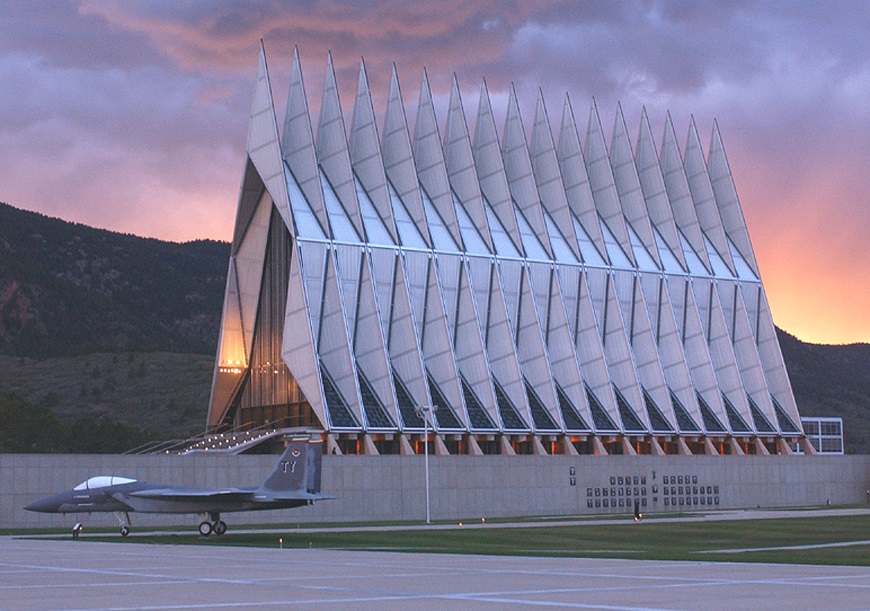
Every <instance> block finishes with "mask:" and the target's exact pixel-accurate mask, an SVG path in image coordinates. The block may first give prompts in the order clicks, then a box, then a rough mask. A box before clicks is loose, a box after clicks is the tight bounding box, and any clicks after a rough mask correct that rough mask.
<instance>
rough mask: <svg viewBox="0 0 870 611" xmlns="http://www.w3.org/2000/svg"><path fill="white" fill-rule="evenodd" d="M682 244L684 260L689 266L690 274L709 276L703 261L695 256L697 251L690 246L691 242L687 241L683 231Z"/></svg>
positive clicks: (681, 235) (681, 234)
mask: <svg viewBox="0 0 870 611" xmlns="http://www.w3.org/2000/svg"><path fill="white" fill-rule="evenodd" d="M680 244H682V246H683V258H684V259H685V260H686V265H688V266H689V273H690V274H692V275H694V276H709V275H710V272H708V271H707V268H706V267H704V264H703V263H701V259H699V258H698V255H696V254H695V251H694V250H693V249H692V246H691V245H690V244H689V240H687V239H686V236H684V235H683V232H682V231H680Z"/></svg>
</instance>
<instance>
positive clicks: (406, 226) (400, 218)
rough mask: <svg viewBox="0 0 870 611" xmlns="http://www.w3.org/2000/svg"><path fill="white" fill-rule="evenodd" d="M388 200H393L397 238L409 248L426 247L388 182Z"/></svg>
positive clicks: (397, 195)
mask: <svg viewBox="0 0 870 611" xmlns="http://www.w3.org/2000/svg"><path fill="white" fill-rule="evenodd" d="M390 200H392V202H393V216H395V217H396V228H397V229H398V230H399V239H400V240H401V241H402V246H408V247H410V248H428V247H427V246H426V242H424V241H423V237H422V236H421V235H420V232H419V231H417V226H416V225H415V224H414V221H412V220H411V215H410V214H408V210H407V208H405V204H404V203H402V200H401V199H399V194H398V193H396V190H395V189H394V188H393V185H392V184H390Z"/></svg>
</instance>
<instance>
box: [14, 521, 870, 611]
mask: <svg viewBox="0 0 870 611" xmlns="http://www.w3.org/2000/svg"><path fill="white" fill-rule="evenodd" d="M290 606H293V607H307V608H326V607H330V608H347V607H350V606H353V607H354V608H357V609H384V608H401V609H415V608H419V609H423V608H430V609H434V608H437V609H445V608H453V609H504V608H520V607H535V606H550V607H564V608H578V609H624V610H629V609H631V610H638V609H644V610H650V611H652V610H656V611H657V610H665V609H668V610H671V609H672V610H683V609H729V610H733V609H776V608H793V609H798V608H800V609H812V608H815V609H826V610H831V611H832V610H836V609H850V610H851V609H868V608H870V568H867V567H836V566H805V565H774V564H744V563H721V562H720V563H712V562H663V561H640V560H604V559H589V558H528V557H496V556H458V555H442V554H408V553H394V552H389V551H382V552H357V551H336V550H318V549H313V550H307V549H303V550H290V549H283V550H282V549H252V548H241V547H223V546H221V547H218V546H215V547H203V546H158V545H148V544H139V543H135V542H132V541H130V542H124V543H98V542H91V541H87V540H79V541H73V540H71V539H69V540H62V541H49V540H30V539H19V538H11V537H5V538H2V540H0V609H2V610H4V611H5V610H7V609H8V610H25V609H39V610H44V609H53V610H72V609H75V610H83V609H116V610H133V609H154V610H158V609H221V608H227V609H263V608H287V607H290Z"/></svg>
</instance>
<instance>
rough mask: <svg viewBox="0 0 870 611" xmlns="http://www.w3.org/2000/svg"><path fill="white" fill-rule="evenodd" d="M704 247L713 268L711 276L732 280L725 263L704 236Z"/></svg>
mask: <svg viewBox="0 0 870 611" xmlns="http://www.w3.org/2000/svg"><path fill="white" fill-rule="evenodd" d="M704 246H706V247H707V256H708V257H710V265H712V266H713V275H714V276H716V277H719V278H733V277H734V275H733V274H732V273H731V271H730V270H729V269H728V266H727V265H725V261H723V260H722V257H720V256H719V253H718V252H717V251H716V249H715V248H714V247H713V244H712V243H711V242H710V240H708V239H707V236H706V235H705V236H704Z"/></svg>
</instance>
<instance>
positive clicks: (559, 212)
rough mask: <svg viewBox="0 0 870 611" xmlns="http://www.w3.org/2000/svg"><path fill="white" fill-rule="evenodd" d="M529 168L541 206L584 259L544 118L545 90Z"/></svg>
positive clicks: (533, 129) (534, 133)
mask: <svg viewBox="0 0 870 611" xmlns="http://www.w3.org/2000/svg"><path fill="white" fill-rule="evenodd" d="M531 156H532V171H533V172H534V175H535V184H536V185H537V187H538V194H539V195H540V198H541V203H542V204H543V206H544V208H546V209H547V211H548V212H549V213H550V215H551V216H552V217H553V221H554V222H555V223H556V225H557V226H558V227H559V229H560V230H561V232H562V235H563V236H565V239H566V240H567V242H568V246H569V247H570V248H571V250H572V251H573V252H574V254H575V255H576V256H577V258H578V259H579V260H581V261H582V260H583V255H582V254H581V252H580V247H579V246H578V244H577V238H576V236H575V234H574V222H573V220H572V219H571V210H570V209H569V207H568V196H567V195H566V193H565V185H564V184H563V182H562V172H561V171H560V170H559V160H558V159H557V157H556V145H555V144H554V143H553V134H552V132H551V131H550V121H549V119H548V118H547V108H546V106H545V105H544V94H543V93H540V94H539V95H538V104H537V106H536V107H535V125H534V127H533V128H532V147H531Z"/></svg>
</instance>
